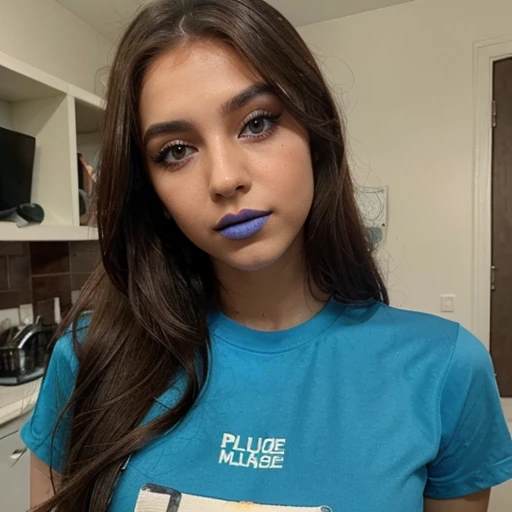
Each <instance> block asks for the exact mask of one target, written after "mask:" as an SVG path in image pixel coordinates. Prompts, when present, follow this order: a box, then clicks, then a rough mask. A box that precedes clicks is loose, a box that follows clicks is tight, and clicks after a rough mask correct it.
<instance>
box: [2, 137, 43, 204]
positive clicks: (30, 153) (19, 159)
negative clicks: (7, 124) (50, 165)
mask: <svg viewBox="0 0 512 512" xmlns="http://www.w3.org/2000/svg"><path fill="white" fill-rule="evenodd" d="M35 148H36V139H35V138H34V137H31V136H30V135H25V134H24V133H18V132H15V131H13V130H7V129H6V128H1V127H0V210H7V209H8V208H14V207H15V206H18V205H20V204H22V203H30V202H31V201H30V192H31V189H32V172H33V169H34V152H35Z"/></svg>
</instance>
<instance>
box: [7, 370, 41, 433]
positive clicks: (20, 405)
mask: <svg viewBox="0 0 512 512" xmlns="http://www.w3.org/2000/svg"><path fill="white" fill-rule="evenodd" d="M41 380H42V379H38V380H35V381H34V382H29V383H28V384H22V385H20V386H0V425H3V424H5V423H7V422H8V421H11V420H13V419H15V418H18V417H19V416H22V415H24V414H26V413H27V412H29V411H30V410H31V409H32V408H33V407H34V405H35V403H36V401H37V397H38V394H39V389H40V387H41Z"/></svg>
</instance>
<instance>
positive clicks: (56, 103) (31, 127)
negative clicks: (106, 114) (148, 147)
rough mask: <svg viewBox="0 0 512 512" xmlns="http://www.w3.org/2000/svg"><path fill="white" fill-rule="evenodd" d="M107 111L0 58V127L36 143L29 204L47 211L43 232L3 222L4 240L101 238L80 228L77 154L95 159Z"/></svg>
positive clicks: (81, 93)
mask: <svg viewBox="0 0 512 512" xmlns="http://www.w3.org/2000/svg"><path fill="white" fill-rule="evenodd" d="M103 110H104V102H103V100H102V99H101V98H99V97H98V96H95V95H94V94H92V93H90V92H88V91H85V90H83V89H80V88H79V87H76V86H74V85H72V84H69V83H67V82H64V81H62V80H60V79H58V78H56V77H53V76H51V75H49V74H47V73H45V72H43V71H41V70H39V69H37V68H34V67H33V66H30V65H28V64H25V63H24V62H21V61H19V60H17V59H14V58H13V57H11V56H9V55H7V54H5V53H3V52H0V126H3V127H5V128H8V129H12V130H16V131H19V132H22V133H26V134H28V135H32V136H33V137H35V138H36V152H35V158H34V172H33V178H32V193H31V200H32V202H34V203H38V204H40V205H41V206H42V207H43V209H44V211H45V220H44V222H43V223H42V224H41V225H39V226H29V227H26V228H18V227H17V226H16V225H15V224H13V223H10V222H0V240H2V241H7V240H91V239H92V240H93V239H96V238H97V230H95V229H93V228H89V227H84V226H80V213H79V198H78V166H77V152H80V153H82V154H83V155H84V157H85V158H86V159H87V160H91V159H92V158H93V157H94V155H95V154H96V152H97V150H98V148H99V126H100V123H101V119H102V116H103ZM0 186H1V184H0Z"/></svg>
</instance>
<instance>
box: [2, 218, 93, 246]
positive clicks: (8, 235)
mask: <svg viewBox="0 0 512 512" xmlns="http://www.w3.org/2000/svg"><path fill="white" fill-rule="evenodd" d="M97 239H98V230H97V229H96V228H92V227H88V226H48V225H46V224H40V225H37V226H27V227H24V228H19V227H18V226H16V224H14V223H13V222H0V241H2V242H18V241H30V242H45V241H52V240H55V241H67V240H97Z"/></svg>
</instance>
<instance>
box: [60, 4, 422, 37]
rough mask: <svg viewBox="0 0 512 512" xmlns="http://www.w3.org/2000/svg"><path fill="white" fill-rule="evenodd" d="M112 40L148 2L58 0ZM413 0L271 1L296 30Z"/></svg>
mask: <svg viewBox="0 0 512 512" xmlns="http://www.w3.org/2000/svg"><path fill="white" fill-rule="evenodd" d="M56 1H57V2H58V3H59V4H61V5H62V6H64V7H66V8H67V9H69V10H70V11H71V12H73V13H74V14H76V15H77V16H78V17H79V18H82V19H83V20H84V21H86V22H87V23H88V24H89V25H91V26H93V27H94V28H95V29H96V30H97V31H98V32H100V33H101V34H103V35H104V36H106V37H107V38H108V39H110V40H111V41H115V40H116V39H117V37H118V35H119V33H120V32H121V31H122V30H123V28H124V27H125V26H126V25H127V23H128V22H129V20H130V19H131V17H132V16H133V14H134V13H135V11H136V10H137V8H138V7H139V6H140V5H141V4H143V3H144V1H145V0H56ZM410 1H412V0H313V1H312V0H268V2H269V3H270V4H271V5H273V6H274V7H275V8H276V9H278V10H279V11H281V13H282V14H284V16H285V17H287V18H288V19H289V20H290V21H291V22H292V23H293V24H294V25H295V26H296V27H301V26H304V25H310V24H311V23H318V22H320V21H326V20H330V19H335V18H342V17H344V16H350V15H351V14H357V13H360V12H365V11H372V10H374V9H382V8H383V7H390V6H392V5H397V4H404V3H406V2H410Z"/></svg>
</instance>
